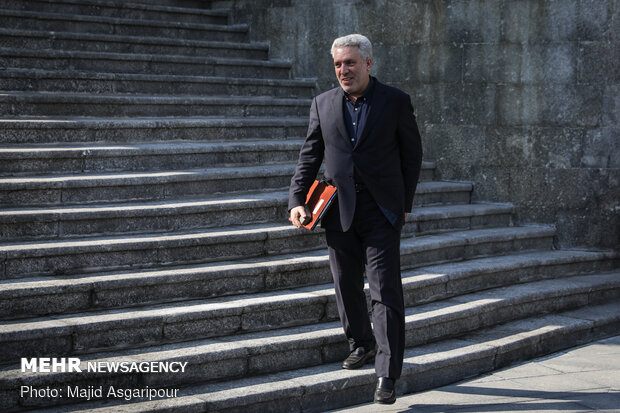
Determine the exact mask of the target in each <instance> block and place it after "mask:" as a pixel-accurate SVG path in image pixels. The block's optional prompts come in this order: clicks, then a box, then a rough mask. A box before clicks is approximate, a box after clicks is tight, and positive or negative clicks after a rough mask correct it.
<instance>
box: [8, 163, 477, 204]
mask: <svg viewBox="0 0 620 413" xmlns="http://www.w3.org/2000/svg"><path fill="white" fill-rule="evenodd" d="M292 173H293V170H292V169H291V170H290V171H285V170H283V171H281V173H279V174H274V175H263V176H261V175H256V176H242V177H230V178H227V177H223V176H219V177H216V176H209V177H195V178H191V180H186V181H184V180H180V179H176V180H175V179H174V178H171V179H170V180H169V181H168V182H163V180H160V181H155V180H147V179H133V180H129V179H126V180H124V179H119V180H117V182H113V183H112V182H106V181H105V180H102V181H101V182H93V183H92V186H78V185H80V184H81V183H80V182H73V183H70V184H66V186H64V187H63V186H62V185H60V184H59V185H57V186H56V187H54V185H49V186H47V187H46V186H44V185H43V184H41V185H38V186H34V185H33V186H23V185H10V186H9V185H2V186H0V199H2V201H1V202H2V204H1V205H0V206H2V207H8V208H19V207H24V206H41V205H76V204H86V203H88V204H94V203H101V202H135V201H157V200H168V199H181V198H188V197H192V198H199V197H203V196H209V195H212V194H215V193H225V192H233V191H248V190H262V189H264V190H269V189H274V188H284V187H288V185H289V184H290V180H291V175H292ZM469 196H470V194H469V192H468V191H458V192H444V193H440V192H435V193H432V194H427V193H423V192H421V193H419V194H417V195H416V197H415V199H414V205H431V204H435V203H437V200H438V199H440V200H443V201H444V202H443V203H445V204H460V203H464V202H467V201H468V200H469Z"/></svg>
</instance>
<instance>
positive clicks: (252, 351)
mask: <svg viewBox="0 0 620 413" xmlns="http://www.w3.org/2000/svg"><path fill="white" fill-rule="evenodd" d="M619 282H620V273H619V272H612V273H604V274H592V275H587V276H577V277H568V278H566V279H564V278H563V279H555V280H544V281H537V282H532V283H529V284H522V285H518V286H513V287H510V288H511V289H512V296H511V297H509V298H502V299H501V300H502V301H504V303H503V304H501V305H503V306H504V307H505V308H508V307H509V306H511V305H515V303H517V302H523V303H527V302H528V301H529V300H532V299H536V300H538V301H544V300H550V299H552V298H553V297H554V296H557V295H558V292H557V291H558V288H557V287H559V288H560V290H564V292H565V293H567V294H570V293H572V292H575V291H578V290H581V291H583V290H585V289H588V288H598V289H600V288H604V287H605V286H606V285H614V286H616V287H615V288H617V286H618V283H619ZM564 283H566V284H567V285H563V284H564ZM503 288H504V289H505V287H503ZM499 290H500V289H498V291H499ZM492 292H493V290H488V291H486V292H482V293H480V294H479V293H471V294H466V295H464V296H462V297H461V303H459V302H458V301H452V302H451V303H450V305H449V306H446V307H445V308H444V309H443V311H442V312H438V311H437V309H436V308H435V306H434V304H429V305H421V306H419V307H414V308H411V309H409V314H407V315H406V323H407V325H408V326H409V328H415V327H414V326H415V325H416V323H417V324H418V325H423V322H424V320H428V322H433V321H434V322H441V321H442V319H445V317H446V316H447V315H451V317H452V318H453V319H459V318H462V317H467V316H468V315H469V316H471V315H470V314H471V313H472V312H476V311H477V312H485V311H493V309H494V308H497V307H498V306H499V305H500V303H499V301H496V302H494V303H492V304H490V303H489V301H488V299H486V297H487V296H488V295H489V294H492ZM462 303H468V304H462ZM413 310H415V311H413ZM601 310H604V311H601ZM618 310H620V303H618V302H607V303H602V304H597V305H591V306H590V307H585V308H581V309H577V310H568V311H563V312H561V313H559V314H553V315H542V316H540V317H536V318H534V317H531V318H523V319H519V320H510V321H508V322H507V323H505V324H502V325H496V326H493V327H486V328H485V329H484V330H482V331H476V332H473V333H471V332H470V333H469V334H468V335H466V336H464V337H460V338H458V339H456V340H455V341H457V342H459V343H461V345H456V346H455V347H454V348H453V351H457V352H461V351H462V352H465V351H467V346H463V345H462V344H463V342H466V341H468V340H467V338H466V337H478V338H489V337H492V336H493V332H494V331H501V332H504V333H505V332H506V331H511V330H514V327H513V326H514V325H520V326H524V327H527V328H524V329H523V333H525V334H526V335H530V334H537V333H538V331H537V330H539V329H540V328H541V326H544V325H547V320H554V321H557V320H558V319H559V318H562V317H578V318H579V314H580V313H581V314H582V317H583V318H582V321H584V320H586V321H590V322H591V321H593V320H592V318H595V317H599V318H604V317H606V316H607V317H611V318H615V319H618V318H620V311H618ZM468 313H469V314H468ZM605 314H606V315H605ZM592 315H594V316H595V317H592ZM520 338H521V339H522V338H523V337H520ZM444 340H445V339H444ZM453 340H454V339H452V340H451V339H448V340H445V341H443V342H441V341H440V342H435V343H433V344H428V345H422V346H419V347H410V348H408V349H406V357H405V358H406V359H405V364H408V362H409V361H410V360H407V358H409V357H412V355H413V354H420V353H425V350H424V349H427V348H432V347H435V348H437V347H439V348H441V347H443V346H444V345H445V343H446V342H450V341H453ZM344 342H345V340H344V337H343V334H342V329H341V327H340V323H339V322H337V321H336V322H326V323H321V324H315V325H306V326H301V327H291V328H284V329H281V330H271V331H261V332H253V333H245V334H237V335H234V336H230V337H219V338H212V339H204V340H194V341H189V342H185V343H173V344H164V345H158V346H151V347H145V348H141V349H125V350H122V349H121V350H115V351H108V352H100V353H94V354H90V355H80V359H81V360H82V362H83V363H86V362H89V361H91V362H92V361H95V362H96V361H121V360H122V361H130V362H131V361H144V360H149V361H156V362H157V361H172V360H181V359H182V360H184V361H188V362H190V363H191V362H192V361H196V360H199V359H203V360H204V358H205V357H207V358H211V359H214V360H218V359H220V360H221V359H226V358H232V357H249V356H256V355H260V354H262V353H269V352H277V351H278V349H279V348H287V347H288V348H291V347H299V348H304V347H313V346H319V347H320V346H324V345H326V344H328V343H344ZM317 370H318V371H324V372H332V373H335V372H336V371H341V368H340V365H339V364H334V363H329V364H320V365H318V366H315V367H310V368H302V369H298V370H296V371H283V372H279V373H275V374H269V375H263V376H254V377H248V378H243V379H240V380H233V381H232V382H226V383H225V384H222V383H219V382H218V383H212V384H206V385H199V386H192V387H190V388H188V389H187V391H192V389H193V390H195V389H197V388H208V389H212V390H214V389H218V388H220V389H221V388H222V387H226V388H228V389H236V390H233V391H234V392H236V391H237V390H239V389H240V388H241V387H245V386H244V385H243V384H244V383H246V384H247V383H257V382H262V381H263V380H265V379H268V378H276V377H283V376H290V375H297V374H299V375H305V374H304V372H308V371H313V372H316V371H317ZM361 371H365V373H364V374H374V371H373V369H372V368H371V367H366V368H364V369H362V370H361ZM343 373H344V374H345V375H349V374H351V372H349V373H345V372H343ZM58 375H59V374H51V375H50V374H49V373H47V374H45V376H47V377H46V378H44V380H49V381H53V380H54V376H58ZM37 376H38V377H41V376H42V374H37V373H27V374H24V373H22V372H21V370H20V369H19V368H17V367H16V366H14V365H7V366H4V367H2V368H0V383H2V382H3V384H4V385H3V387H5V386H6V387H8V386H10V382H12V381H13V382H15V381H19V382H20V383H21V381H22V380H24V378H26V380H28V379H32V378H35V377H37ZM63 376H65V378H66V377H67V376H68V375H66V374H63ZM39 380H41V378H40V379H39ZM269 381H271V380H269Z"/></svg>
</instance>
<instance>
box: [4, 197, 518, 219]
mask: <svg viewBox="0 0 620 413" xmlns="http://www.w3.org/2000/svg"><path fill="white" fill-rule="evenodd" d="M287 200H288V192H287V191H273V192H262V191H261V192H255V191H251V192H247V193H241V194H236V195H235V196H230V195H227V196H226V195H219V196H213V197H208V198H201V199H195V200H187V199H180V200H169V201H160V202H148V203H124V204H120V203H119V204H106V205H92V206H63V207H40V208H31V209H30V208H13V209H6V208H5V209H2V210H0V220H3V219H4V220H8V219H10V220H45V219H85V218H89V219H95V218H97V217H119V216H133V215H139V216H149V215H164V214H172V213H175V214H182V213H184V212H185V213H189V212H192V211H197V210H209V209H214V210H215V209H217V210H222V209H229V208H241V207H243V208H249V207H250V206H257V205H260V204H282V205H285V204H286V202H287ZM512 210H513V206H512V204H503V203H497V204H494V203H481V204H455V205H442V206H420V207H417V208H415V209H414V211H413V212H412V213H411V214H410V215H409V218H408V221H422V220H430V219H442V218H448V217H450V218H455V217H468V216H480V215H486V214H490V213H505V214H507V213H511V212H512Z"/></svg>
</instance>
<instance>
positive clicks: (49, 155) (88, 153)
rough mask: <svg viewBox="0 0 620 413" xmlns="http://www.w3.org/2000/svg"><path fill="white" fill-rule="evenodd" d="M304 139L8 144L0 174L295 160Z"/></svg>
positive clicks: (2, 151)
mask: <svg viewBox="0 0 620 413" xmlns="http://www.w3.org/2000/svg"><path fill="white" fill-rule="evenodd" d="M302 144H303V140H299V139H290V140H254V141H251V140H243V141H229V142H165V143H164V142H155V143H142V144H140V143H138V144H129V145H128V144H113V143H112V144H107V145H103V144H98V145H85V144H81V145H70V146H69V145H39V146H34V145H23V144H22V145H12V146H4V147H0V176H15V175H22V176H23V175H37V174H53V173H63V174H80V173H90V172H102V171H108V172H114V171H133V172H137V171H151V172H153V171H158V170H159V171H161V170H173V169H194V168H200V167H205V166H209V167H216V166H252V165H266V164H268V163H270V162H277V163H282V162H295V161H296V160H297V158H298V157H299V149H300V148H301V145H302ZM429 168H430V167H429ZM429 170H430V171H431V172H432V169H426V171H429ZM427 174H428V172H427ZM431 176H432V175H431Z"/></svg>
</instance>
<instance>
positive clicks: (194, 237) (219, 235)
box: [0, 218, 555, 254]
mask: <svg viewBox="0 0 620 413" xmlns="http://www.w3.org/2000/svg"><path fill="white" fill-rule="evenodd" d="M284 221H285V220H284V218H283V222H284ZM305 231H307V230H303V229H298V228H294V227H293V226H291V225H290V224H286V225H279V224H277V223H267V224H253V225H242V226H232V227H225V228H214V229H208V230H205V231H188V232H176V233H173V232H171V233H167V234H140V235H123V236H120V237H119V236H103V237H92V238H85V239H79V240H55V241H29V242H19V243H1V244H0V253H6V254H9V253H11V254H19V253H25V252H31V253H37V254H44V252H45V251H49V252H53V251H58V250H62V249H66V248H75V249H82V248H84V249H90V248H98V247H102V248H106V249H114V248H123V249H126V248H130V247H131V248H137V249H141V248H144V247H145V246H146V245H151V244H158V243H162V242H193V241H194V242H195V241H198V240H203V241H208V240H213V242H218V240H219V242H221V240H222V239H223V238H226V239H228V238H231V240H232V239H265V238H269V237H286V236H292V235H294V234H306V232H305ZM554 232H555V228H554V227H553V226H548V225H532V226H522V227H505V228H490V229H489V228H484V229H472V230H466V231H454V232H448V233H442V234H441V235H425V236H420V237H416V238H412V239H405V240H403V241H402V242H401V251H403V250H404V251H406V250H407V249H410V248H413V249H415V248H419V247H421V246H424V247H426V246H432V245H434V244H436V243H437V242H438V240H442V241H446V242H455V243H459V242H469V241H471V240H472V239H477V238H480V237H482V238H485V239H486V238H497V237H499V238H506V237H508V238H510V239H519V238H522V237H530V236H532V235H534V236H548V235H552V234H553V233H554Z"/></svg>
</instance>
